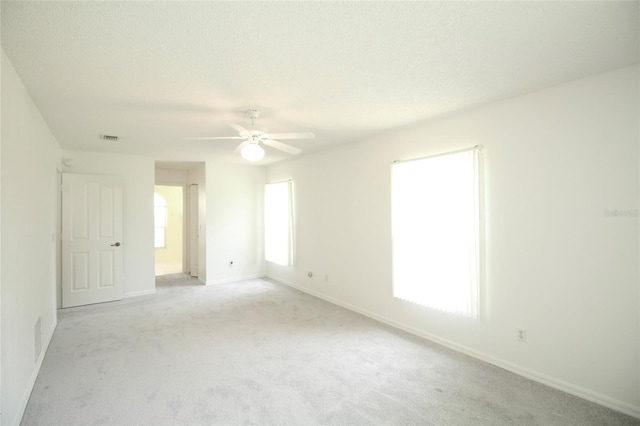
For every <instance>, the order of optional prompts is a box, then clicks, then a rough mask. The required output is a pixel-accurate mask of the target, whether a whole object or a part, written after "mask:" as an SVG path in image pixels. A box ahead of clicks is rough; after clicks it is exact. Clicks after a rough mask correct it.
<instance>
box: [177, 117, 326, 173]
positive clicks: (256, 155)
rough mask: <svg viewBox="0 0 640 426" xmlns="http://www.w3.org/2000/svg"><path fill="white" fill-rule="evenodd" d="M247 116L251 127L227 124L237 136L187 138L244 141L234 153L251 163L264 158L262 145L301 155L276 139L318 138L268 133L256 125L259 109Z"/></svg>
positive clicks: (294, 134) (309, 135) (292, 147)
mask: <svg viewBox="0 0 640 426" xmlns="http://www.w3.org/2000/svg"><path fill="white" fill-rule="evenodd" d="M246 112H247V116H248V117H249V118H250V119H251V125H250V126H246V127H243V126H241V125H239V124H234V123H227V124H228V125H229V126H230V127H231V128H233V129H235V130H236V131H237V132H238V135H237V136H205V137H199V138H187V139H190V140H213V139H238V140H242V139H244V142H241V143H240V145H238V147H237V148H236V149H235V150H234V151H233V153H234V154H236V153H238V152H239V153H240V155H242V157H243V158H244V159H246V160H249V161H258V160H261V159H262V158H263V157H264V149H263V148H262V145H267V146H270V147H272V148H275V149H279V150H280V151H284V152H286V153H289V154H293V155H296V154H299V153H301V152H302V150H301V149H299V148H296V147H294V146H291V145H287V144H284V143H282V142H278V141H277V140H276V139H311V138H315V137H316V136H315V135H314V134H313V133H311V132H302V133H267V129H265V128H264V127H258V126H256V125H255V124H254V122H255V119H256V118H258V117H259V116H260V111H259V110H257V109H250V110H247V111H246Z"/></svg>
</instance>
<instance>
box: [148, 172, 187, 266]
mask: <svg viewBox="0 0 640 426" xmlns="http://www.w3.org/2000/svg"><path fill="white" fill-rule="evenodd" d="M153 201H154V206H153V207H154V208H153V215H154V227H155V232H154V245H155V272H156V276H158V275H168V274H179V273H182V272H184V271H185V269H184V261H183V260H184V238H185V237H184V226H185V225H184V223H185V222H184V187H183V186H173V185H156V186H155V192H154V194H153Z"/></svg>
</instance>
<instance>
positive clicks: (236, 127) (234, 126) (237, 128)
mask: <svg viewBox="0 0 640 426" xmlns="http://www.w3.org/2000/svg"><path fill="white" fill-rule="evenodd" d="M227 125H228V126H229V127H231V128H232V129H234V130H235V131H237V132H238V133H249V131H248V130H247V129H245V128H244V127H242V126H241V125H239V124H236V123H227Z"/></svg>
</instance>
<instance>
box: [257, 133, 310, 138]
mask: <svg viewBox="0 0 640 426" xmlns="http://www.w3.org/2000/svg"><path fill="white" fill-rule="evenodd" d="M262 137H264V138H269V139H312V138H315V137H316V135H314V134H313V133H311V132H301V133H268V134H266V135H262Z"/></svg>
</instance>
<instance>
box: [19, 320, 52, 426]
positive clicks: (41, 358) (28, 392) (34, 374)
mask: <svg viewBox="0 0 640 426" xmlns="http://www.w3.org/2000/svg"><path fill="white" fill-rule="evenodd" d="M55 312H57V311H55ZM57 326H58V318H56V316H55V315H54V318H53V327H51V330H49V332H48V333H47V334H46V336H45V339H44V342H42V343H43V345H42V350H40V356H38V361H37V362H36V366H35V368H34V369H33V372H32V373H31V377H30V378H29V383H28V384H27V388H26V389H25V393H24V395H23V396H22V401H21V402H20V406H19V407H18V410H17V411H16V418H15V419H13V422H12V423H9V424H12V425H19V424H20V422H21V421H22V417H23V416H24V411H25V410H26V409H27V404H28V403H29V398H30V397H31V392H33V387H34V386H35V385H36V379H37V378H38V374H39V373H40V368H41V367H42V362H43V361H44V356H45V355H46V353H47V350H48V349H49V344H50V343H51V339H52V338H53V333H54V332H55V331H56V327H57Z"/></svg>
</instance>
